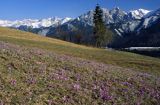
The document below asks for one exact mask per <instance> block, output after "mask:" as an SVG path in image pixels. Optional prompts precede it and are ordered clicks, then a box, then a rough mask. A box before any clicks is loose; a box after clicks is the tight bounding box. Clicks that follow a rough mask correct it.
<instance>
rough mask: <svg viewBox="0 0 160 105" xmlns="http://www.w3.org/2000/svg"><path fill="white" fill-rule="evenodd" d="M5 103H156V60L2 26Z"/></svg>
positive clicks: (1, 96) (0, 81)
mask: <svg viewBox="0 0 160 105" xmlns="http://www.w3.org/2000/svg"><path fill="white" fill-rule="evenodd" d="M0 64H1V65H0V102H1V103H2V104H3V103H5V104H38V105H41V104H49V105H51V104H53V105H54V104H56V105H59V104H65V105H70V104H73V105H77V104H79V105H83V104H87V105H90V104H95V105H98V104H131V105H132V104H158V103H160V102H159V96H160V89H159V87H160V79H159V77H160V71H159V70H160V59H156V58H152V57H147V56H141V55H137V54H133V53H128V52H120V51H114V50H110V49H97V48H92V47H87V46H81V45H77V44H73V43H69V42H65V41H61V40H57V39H51V38H46V37H42V36H38V35H36V34H32V33H28V32H21V31H18V30H13V29H8V28H0Z"/></svg>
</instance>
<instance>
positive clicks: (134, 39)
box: [0, 7, 160, 47]
mask: <svg viewBox="0 0 160 105" xmlns="http://www.w3.org/2000/svg"><path fill="white" fill-rule="evenodd" d="M102 10H103V14H104V16H103V19H104V21H105V24H106V26H107V27H108V28H109V29H110V30H111V31H112V32H113V33H114V34H115V35H114V41H113V42H112V43H111V44H110V46H111V47H130V46H160V34H159V33H160V26H159V25H160V9H157V10H153V11H150V10H145V9H138V10H132V11H129V12H125V11H123V10H121V9H120V8H118V7H116V8H113V9H112V10H108V9H105V8H103V9H102ZM93 13H94V11H93V10H91V11H88V12H87V13H85V14H82V15H80V16H79V17H77V18H68V17H67V18H58V17H54V18H48V19H41V20H38V19H35V20H32V19H25V20H22V21H7V20H0V26H3V27H10V28H16V29H19V30H23V31H29V32H33V33H37V34H40V35H43V36H48V37H56V38H60V39H63V40H67V41H71V42H75V43H80V42H81V43H87V42H89V41H90V39H91V36H92V33H93ZM77 38H78V39H77ZM153 40H154V41H153Z"/></svg>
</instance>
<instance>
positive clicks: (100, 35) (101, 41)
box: [93, 4, 112, 47]
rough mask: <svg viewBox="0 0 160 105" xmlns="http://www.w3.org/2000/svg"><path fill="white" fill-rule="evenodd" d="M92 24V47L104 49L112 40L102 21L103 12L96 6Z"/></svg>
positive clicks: (110, 33)
mask: <svg viewBox="0 0 160 105" xmlns="http://www.w3.org/2000/svg"><path fill="white" fill-rule="evenodd" d="M93 23H94V29H93V31H94V32H93V34H94V45H95V46H96V47H106V45H107V44H108V43H109V42H110V41H111V39H112V32H111V31H109V30H108V29H107V28H106V26H105V23H104V21H103V11H102V9H101V7H100V6H99V5H98V4H97V6H96V8H95V11H94V16H93Z"/></svg>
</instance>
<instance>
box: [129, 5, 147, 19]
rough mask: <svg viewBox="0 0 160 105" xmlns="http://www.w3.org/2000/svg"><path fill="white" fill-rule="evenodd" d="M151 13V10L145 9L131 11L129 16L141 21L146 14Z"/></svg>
mask: <svg viewBox="0 0 160 105" xmlns="http://www.w3.org/2000/svg"><path fill="white" fill-rule="evenodd" d="M149 12H150V11H149V10H145V9H141V8H140V9H137V10H132V11H130V12H129V13H128V14H129V16H130V17H132V18H134V19H141V18H142V17H144V16H145V15H146V14H148V13H149Z"/></svg>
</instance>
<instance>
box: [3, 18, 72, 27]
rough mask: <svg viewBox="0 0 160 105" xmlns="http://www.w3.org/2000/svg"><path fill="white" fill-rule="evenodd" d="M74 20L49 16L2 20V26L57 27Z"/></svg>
mask: <svg viewBox="0 0 160 105" xmlns="http://www.w3.org/2000/svg"><path fill="white" fill-rule="evenodd" d="M70 20H72V19H71V18H68V17H66V18H63V19H62V18H57V17H54V18H47V19H41V20H38V19H24V20H21V21H18V20H16V21H8V20H0V26H2V27H13V28H19V27H20V26H27V27H31V28H41V27H50V26H52V27H55V26H57V25H62V24H64V23H66V22H68V21H70Z"/></svg>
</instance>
